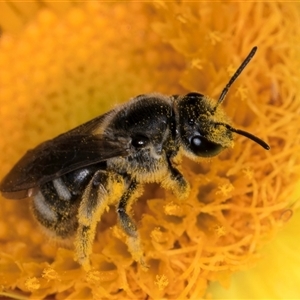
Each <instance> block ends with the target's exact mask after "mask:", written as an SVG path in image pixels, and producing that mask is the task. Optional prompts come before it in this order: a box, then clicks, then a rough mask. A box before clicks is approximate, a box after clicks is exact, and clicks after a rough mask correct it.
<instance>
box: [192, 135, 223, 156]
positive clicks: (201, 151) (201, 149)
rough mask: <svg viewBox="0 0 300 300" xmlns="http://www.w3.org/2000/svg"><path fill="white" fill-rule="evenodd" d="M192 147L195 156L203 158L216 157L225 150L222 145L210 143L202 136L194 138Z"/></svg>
mask: <svg viewBox="0 0 300 300" xmlns="http://www.w3.org/2000/svg"><path fill="white" fill-rule="evenodd" d="M190 147H191V150H192V151H193V153H194V154H196V155H199V156H203V157H205V156H207V157H210V156H214V155H216V154H218V153H219V152H220V151H222V150H223V147H222V146H221V145H218V144H216V143H213V142H210V141H209V140H207V139H206V138H204V137H203V136H200V135H196V136H194V137H192V139H191V141H190Z"/></svg>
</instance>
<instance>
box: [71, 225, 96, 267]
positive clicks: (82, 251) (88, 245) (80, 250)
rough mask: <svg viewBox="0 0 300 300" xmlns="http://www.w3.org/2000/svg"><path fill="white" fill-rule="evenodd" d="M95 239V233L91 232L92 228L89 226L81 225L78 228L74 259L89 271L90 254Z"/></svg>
mask: <svg viewBox="0 0 300 300" xmlns="http://www.w3.org/2000/svg"><path fill="white" fill-rule="evenodd" d="M93 239H94V233H93V232H91V228H89V227H88V226H80V227H79V228H78V231H77V236H76V239H75V242H74V246H75V255H74V259H75V260H76V261H77V262H78V263H79V264H80V265H81V266H82V267H83V268H84V270H85V271H89V270H90V268H91V266H90V261H89V255H90V253H91V252H92V242H93Z"/></svg>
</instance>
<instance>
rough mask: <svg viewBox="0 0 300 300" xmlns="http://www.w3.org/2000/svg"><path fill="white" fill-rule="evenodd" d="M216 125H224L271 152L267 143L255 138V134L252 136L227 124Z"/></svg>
mask: <svg viewBox="0 0 300 300" xmlns="http://www.w3.org/2000/svg"><path fill="white" fill-rule="evenodd" d="M216 125H223V126H225V127H226V128H227V129H229V130H230V131H232V132H235V133H237V134H240V135H243V136H245V137H246V138H248V139H250V140H252V141H253V142H255V143H257V144H259V145H260V146H262V147H263V148H265V149H266V150H270V146H269V145H268V144H267V143H266V142H264V141H263V140H261V139H260V138H258V137H257V136H255V135H253V134H251V133H249V132H247V131H244V130H241V129H235V128H233V127H231V126H230V125H228V124H225V123H216Z"/></svg>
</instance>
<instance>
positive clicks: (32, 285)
mask: <svg viewBox="0 0 300 300" xmlns="http://www.w3.org/2000/svg"><path fill="white" fill-rule="evenodd" d="M25 287H26V289H27V290H29V291H31V292H33V291H35V290H38V289H39V288H40V287H41V284H40V281H39V280H38V279H37V278H36V277H30V278H27V279H26V280H25Z"/></svg>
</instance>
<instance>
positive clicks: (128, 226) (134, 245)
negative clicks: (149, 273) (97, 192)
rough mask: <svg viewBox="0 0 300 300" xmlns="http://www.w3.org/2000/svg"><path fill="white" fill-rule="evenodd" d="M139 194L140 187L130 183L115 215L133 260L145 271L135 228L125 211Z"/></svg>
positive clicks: (146, 267)
mask: <svg viewBox="0 0 300 300" xmlns="http://www.w3.org/2000/svg"><path fill="white" fill-rule="evenodd" d="M141 193H142V187H141V185H139V184H138V183H137V182H135V181H131V183H130V184H129V187H128V189H127V190H126V192H125V193H124V194H123V196H122V197H121V199H120V202H119V204H118V207H117V214H118V219H119V223H120V226H121V227H122V229H123V230H124V232H125V233H126V234H127V236H128V239H127V244H128V247H129V251H130V252H131V254H132V256H133V258H134V260H135V261H137V262H139V263H141V266H142V267H144V268H145V269H148V266H147V265H146V263H145V261H144V258H143V251H142V248H141V245H140V238H139V234H138V231H137V227H136V225H135V224H134V222H133V221H132V219H131V217H130V216H129V214H128V213H127V211H128V210H130V209H131V206H132V204H133V202H134V201H135V200H136V199H137V198H138V197H139V196H140V194H141Z"/></svg>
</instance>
